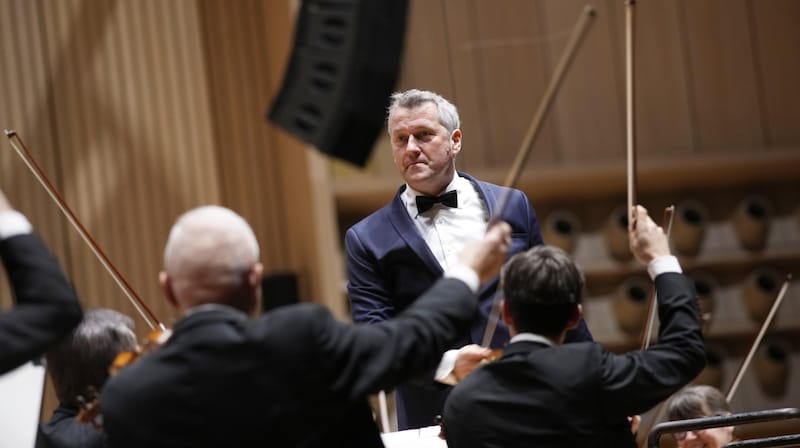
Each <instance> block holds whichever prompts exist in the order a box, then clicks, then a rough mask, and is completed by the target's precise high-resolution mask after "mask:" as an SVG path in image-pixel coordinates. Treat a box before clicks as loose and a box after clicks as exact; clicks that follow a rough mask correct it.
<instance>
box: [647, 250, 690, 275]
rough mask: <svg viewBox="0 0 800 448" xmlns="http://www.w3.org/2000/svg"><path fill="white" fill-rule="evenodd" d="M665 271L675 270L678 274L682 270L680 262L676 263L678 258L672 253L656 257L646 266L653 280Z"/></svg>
mask: <svg viewBox="0 0 800 448" xmlns="http://www.w3.org/2000/svg"><path fill="white" fill-rule="evenodd" d="M666 272H677V273H679V274H680V273H682V272H683V270H682V269H681V264H680V263H678V259H677V258H675V256H674V255H664V256H662V257H658V258H656V259H654V260H653V261H651V262H650V264H649V265H648V266H647V273H648V274H650V278H651V279H653V280H655V278H656V277H658V276H659V275H661V274H664V273H666Z"/></svg>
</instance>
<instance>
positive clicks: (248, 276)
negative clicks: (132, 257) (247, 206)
mask: <svg viewBox="0 0 800 448" xmlns="http://www.w3.org/2000/svg"><path fill="white" fill-rule="evenodd" d="M258 257H259V250H258V241H257V240H256V237H255V234H254V233H253V229H251V228H250V225H248V224H247V222H246V221H245V220H244V219H243V218H242V217H241V216H239V215H237V214H236V213H234V212H233V211H231V210H229V209H227V208H224V207H219V206H213V205H212V206H205V207H199V208H196V209H193V210H190V211H189V212H187V213H185V214H183V215H182V216H181V217H180V218H178V221H177V222H176V223H175V225H173V226H172V230H171V231H170V233H169V238H168V239H167V244H166V247H165V248H164V271H163V272H162V274H161V282H162V285H163V287H164V288H165V292H166V294H167V297H168V298H169V299H170V301H172V302H173V303H174V304H175V305H176V306H177V307H178V309H180V310H181V311H185V310H186V309H188V308H191V307H193V306H197V305H201V304H204V303H221V304H225V305H230V306H233V307H235V308H238V309H240V310H242V311H244V312H247V313H252V312H254V311H255V308H256V305H257V303H258V300H257V299H258V294H260V289H259V285H260V283H261V271H262V267H261V264H260V263H259V262H258Z"/></svg>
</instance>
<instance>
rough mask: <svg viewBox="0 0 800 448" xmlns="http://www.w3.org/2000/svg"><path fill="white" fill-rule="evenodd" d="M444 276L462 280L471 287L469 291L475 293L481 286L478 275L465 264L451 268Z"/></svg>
mask: <svg viewBox="0 0 800 448" xmlns="http://www.w3.org/2000/svg"><path fill="white" fill-rule="evenodd" d="M444 276H445V277H448V278H455V279H458V280H461V281H462V282H464V283H466V284H467V286H469V289H470V290H472V292H473V293H477V292H478V288H479V287H480V286H481V279H480V278H479V277H478V273H477V272H475V271H474V270H472V268H470V267H468V266H466V265H463V264H457V265H455V266H453V267H451V268H450V269H448V270H447V271H445V273H444Z"/></svg>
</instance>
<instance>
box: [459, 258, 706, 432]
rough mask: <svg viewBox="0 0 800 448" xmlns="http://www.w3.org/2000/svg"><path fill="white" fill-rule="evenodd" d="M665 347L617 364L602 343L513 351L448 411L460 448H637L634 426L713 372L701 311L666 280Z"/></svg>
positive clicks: (473, 379) (465, 385)
mask: <svg viewBox="0 0 800 448" xmlns="http://www.w3.org/2000/svg"><path fill="white" fill-rule="evenodd" d="M656 289H657V291H658V300H659V307H658V308H659V317H660V322H661V326H660V330H659V342H658V344H656V345H653V346H652V347H650V348H649V349H648V350H643V351H642V350H639V351H633V352H629V353H626V354H623V355H615V354H611V353H608V352H606V351H605V350H604V349H603V347H602V346H600V345H599V344H595V343H589V342H584V343H575V344H566V345H559V346H555V347H548V346H546V345H544V344H541V343H536V342H515V343H513V344H510V345H509V346H508V348H507V349H506V350H505V352H504V354H503V356H502V357H501V358H500V359H499V360H497V361H495V362H494V363H491V364H488V365H485V366H482V367H480V368H478V369H476V370H475V371H473V372H472V373H471V374H470V375H469V376H468V377H467V378H466V379H465V380H464V381H462V382H461V383H460V384H459V385H457V386H456V387H455V388H454V389H453V391H452V393H451V394H450V397H449V398H448V400H447V402H446V404H445V410H444V430H445V434H446V436H447V442H448V446H449V447H450V448H470V447H481V448H487V447H502V448H514V447H531V446H535V447H581V448H586V447H614V448H619V447H625V446H631V447H633V446H635V443H634V440H633V437H632V435H631V432H630V426H629V425H628V424H627V423H626V417H627V416H630V415H634V414H639V413H642V412H644V411H646V410H648V409H650V408H651V407H653V406H655V405H656V404H658V403H659V402H660V401H662V400H664V399H665V398H667V397H668V396H669V395H670V394H672V393H673V392H675V391H677V390H678V389H680V388H681V387H683V386H684V385H685V384H687V383H688V382H689V381H691V380H692V378H694V377H695V376H696V375H697V374H698V373H699V372H700V370H702V368H703V366H704V365H705V350H704V347H703V338H702V335H701V332H700V324H699V311H698V309H697V304H696V300H695V295H694V287H693V285H692V283H691V282H690V281H689V280H688V279H687V278H686V277H684V276H683V275H681V274H676V273H665V274H662V275H659V276H658V277H657V278H656Z"/></svg>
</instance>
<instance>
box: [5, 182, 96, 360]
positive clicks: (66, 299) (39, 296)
mask: <svg viewBox="0 0 800 448" xmlns="http://www.w3.org/2000/svg"><path fill="white" fill-rule="evenodd" d="M32 232H33V227H32V226H31V224H30V222H28V220H27V219H26V218H25V216H24V215H22V214H21V213H20V212H18V211H16V210H14V209H13V208H12V207H11V204H10V203H9V202H8V199H7V198H6V196H5V194H4V193H3V192H2V191H0V256H2V259H3V265H4V266H5V269H6V273H7V274H8V280H9V283H10V285H11V289H12V290H13V292H14V298H15V304H14V307H13V308H12V309H11V310H9V311H6V312H4V313H0V374H3V373H6V372H8V371H10V370H13V369H14V368H16V367H18V366H20V365H22V364H24V363H25V362H27V361H29V360H31V359H33V358H36V357H38V356H40V355H41V354H43V353H44V351H45V350H47V348H48V347H50V346H51V345H53V344H54V343H56V342H57V341H58V340H59V339H60V338H62V337H63V336H65V335H66V334H67V333H69V332H70V330H72V329H73V328H74V327H75V326H76V325H78V322H80V320H81V315H82V314H81V307H80V304H79V303H78V298H77V297H76V295H75V292H74V290H73V289H72V286H70V284H69V282H68V281H67V279H66V277H65V276H64V274H63V272H62V271H61V268H60V267H59V266H58V262H57V261H56V259H55V257H53V255H52V254H51V253H50V251H49V250H48V249H47V247H46V246H45V245H44V244H43V243H42V241H41V240H40V239H39V238H38V237H37V236H36V235H34V234H33V233H32Z"/></svg>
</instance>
